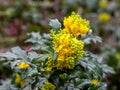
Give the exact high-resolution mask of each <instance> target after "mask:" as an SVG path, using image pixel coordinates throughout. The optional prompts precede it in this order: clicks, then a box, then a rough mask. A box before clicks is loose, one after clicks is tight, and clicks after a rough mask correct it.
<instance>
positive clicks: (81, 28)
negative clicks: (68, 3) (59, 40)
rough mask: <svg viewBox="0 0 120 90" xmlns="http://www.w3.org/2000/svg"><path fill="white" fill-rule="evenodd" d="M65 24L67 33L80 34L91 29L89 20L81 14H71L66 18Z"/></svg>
mask: <svg viewBox="0 0 120 90" xmlns="http://www.w3.org/2000/svg"><path fill="white" fill-rule="evenodd" d="M63 23H64V26H65V29H64V30H65V31H66V33H69V34H73V35H74V36H78V35H81V34H86V33H87V32H88V30H89V29H90V25H89V21H87V20H85V19H82V18H81V17H80V15H78V14H75V13H72V15H71V16H69V17H67V18H66V17H65V18H64V21H63Z"/></svg>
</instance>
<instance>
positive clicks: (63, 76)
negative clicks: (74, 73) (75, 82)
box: [59, 73, 67, 79]
mask: <svg viewBox="0 0 120 90" xmlns="http://www.w3.org/2000/svg"><path fill="white" fill-rule="evenodd" d="M59 77H60V78H61V79H65V78H66V77H67V74H66V73H63V74H60V75H59Z"/></svg>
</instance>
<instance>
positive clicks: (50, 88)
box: [41, 82, 55, 90]
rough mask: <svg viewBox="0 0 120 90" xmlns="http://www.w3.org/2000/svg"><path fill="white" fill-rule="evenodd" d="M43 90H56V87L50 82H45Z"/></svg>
mask: <svg viewBox="0 0 120 90" xmlns="http://www.w3.org/2000/svg"><path fill="white" fill-rule="evenodd" d="M41 90H55V85H53V84H52V83H50V82H45V83H44V85H43V87H42V88H41Z"/></svg>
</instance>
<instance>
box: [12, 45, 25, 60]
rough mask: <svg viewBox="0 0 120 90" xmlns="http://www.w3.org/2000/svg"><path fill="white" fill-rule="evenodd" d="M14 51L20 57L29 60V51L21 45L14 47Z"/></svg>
mask: <svg viewBox="0 0 120 90" xmlns="http://www.w3.org/2000/svg"><path fill="white" fill-rule="evenodd" d="M12 52H13V53H14V54H16V55H17V57H18V58H22V59H24V60H27V53H26V51H24V50H22V49H21V48H20V47H18V46H17V47H14V48H12Z"/></svg>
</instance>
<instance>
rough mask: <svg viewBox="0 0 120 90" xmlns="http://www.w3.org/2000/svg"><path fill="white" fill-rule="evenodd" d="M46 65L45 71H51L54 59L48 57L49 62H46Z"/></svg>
mask: <svg viewBox="0 0 120 90" xmlns="http://www.w3.org/2000/svg"><path fill="white" fill-rule="evenodd" d="M45 65H46V67H45V71H51V70H52V68H53V60H52V58H51V57H48V60H47V62H46V63H45Z"/></svg>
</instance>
